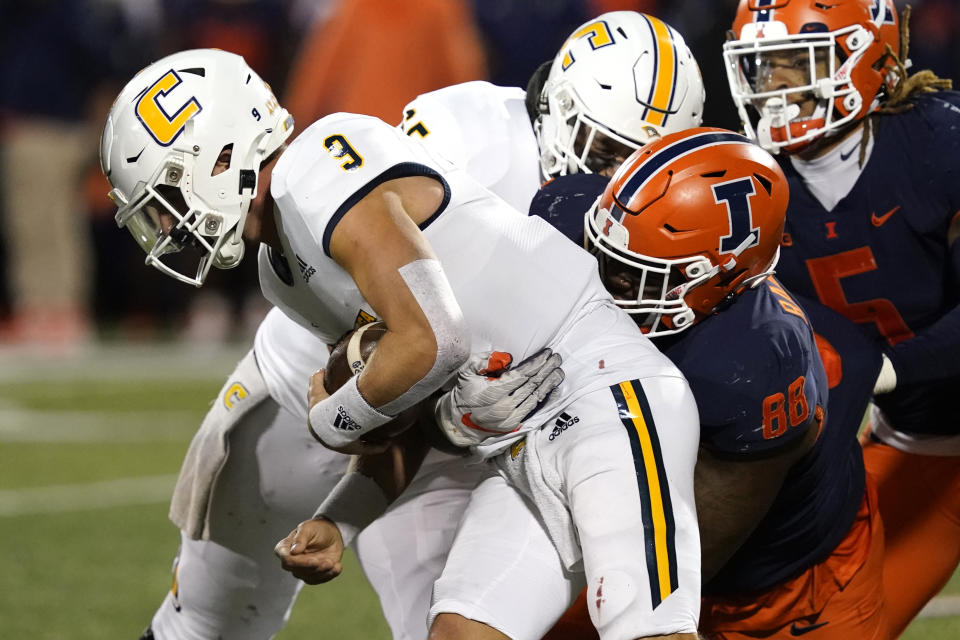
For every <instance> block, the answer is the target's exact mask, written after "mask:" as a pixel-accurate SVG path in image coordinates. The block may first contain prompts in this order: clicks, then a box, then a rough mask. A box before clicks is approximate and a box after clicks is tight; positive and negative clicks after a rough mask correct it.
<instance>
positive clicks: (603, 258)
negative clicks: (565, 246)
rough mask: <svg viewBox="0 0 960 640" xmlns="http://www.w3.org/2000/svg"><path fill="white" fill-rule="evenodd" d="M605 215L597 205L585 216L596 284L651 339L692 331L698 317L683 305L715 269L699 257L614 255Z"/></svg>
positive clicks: (708, 261)
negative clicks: (595, 262) (599, 283)
mask: <svg viewBox="0 0 960 640" xmlns="http://www.w3.org/2000/svg"><path fill="white" fill-rule="evenodd" d="M609 214H610V212H609V211H606V210H605V209H602V208H600V207H599V200H598V201H597V202H596V203H594V205H593V207H591V209H590V210H589V211H587V213H586V215H585V216H584V232H585V237H586V238H587V247H588V250H589V251H591V252H592V253H593V254H594V255H596V257H597V260H598V262H599V263H600V279H601V280H602V281H603V283H604V286H605V287H606V288H607V289H608V290H609V291H610V292H611V293H612V294H613V296H614V300H615V301H616V303H617V306H618V307H620V308H621V309H623V310H624V311H626V312H627V313H628V314H630V315H631V316H633V317H634V320H635V321H636V323H637V325H638V326H639V327H640V329H641V331H643V333H644V334H646V335H647V336H648V337H650V338H654V337H658V336H667V335H672V334H675V333H680V332H681V331H683V330H685V329H687V328H689V327H690V326H692V325H693V324H694V322H695V320H697V314H696V312H695V311H694V310H693V309H692V308H691V307H690V305H689V304H688V303H687V296H688V295H689V294H690V293H691V292H692V291H693V290H694V289H696V288H697V287H699V286H701V285H703V284H705V283H707V282H708V281H709V280H711V279H712V278H713V277H714V276H716V275H717V274H718V273H719V271H720V268H719V267H717V266H716V265H714V264H713V263H712V262H711V261H710V259H709V258H707V257H706V256H702V255H692V256H687V257H683V258H676V259H667V258H657V257H654V256H647V255H641V254H638V253H635V252H633V251H624V250H622V249H619V248H618V247H617V246H616V244H615V242H616V239H615V238H614V237H611V236H608V235H606V234H604V233H602V231H601V226H603V225H605V224H606V220H607V219H608V218H609ZM612 235H613V236H615V235H616V233H615V232H614V234H612Z"/></svg>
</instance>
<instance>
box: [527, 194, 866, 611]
mask: <svg viewBox="0 0 960 640" xmlns="http://www.w3.org/2000/svg"><path fill="white" fill-rule="evenodd" d="M603 182H604V181H603V180H602V179H601V180H599V181H598V180H597V176H592V177H590V176H567V177H563V178H557V179H556V180H554V181H552V182H550V183H548V184H547V185H545V186H544V187H543V188H542V189H541V190H540V192H539V193H538V194H537V196H535V197H534V199H533V202H532V204H531V210H530V213H531V215H540V216H541V217H543V218H545V219H546V220H548V221H549V222H551V224H554V226H556V227H557V228H558V229H560V230H561V231H564V233H566V234H567V236H568V237H570V238H571V239H572V240H574V241H575V242H578V243H582V232H583V223H582V220H583V215H584V212H585V211H586V210H587V209H588V208H589V207H590V206H591V205H592V204H593V202H594V200H595V199H596V197H597V195H599V193H600V191H602V189H603V186H604V184H603ZM813 306H814V307H816V309H815V311H816V312H817V313H816V317H817V321H818V322H820V323H822V324H825V325H826V324H828V323H827V322H826V321H824V320H822V318H821V316H822V315H823V314H827V316H828V317H829V319H830V320H831V321H832V324H830V326H829V329H830V331H829V332H828V339H827V340H824V341H823V342H824V344H827V343H829V344H830V345H832V347H833V349H832V355H831V356H828V358H827V359H828V361H829V363H830V365H831V371H832V377H833V383H834V387H835V390H836V391H837V392H838V393H837V394H836V398H834V394H833V390H831V392H830V394H829V395H828V378H827V373H826V371H825V370H824V366H823V363H822V361H821V358H820V355H819V352H818V348H817V341H816V340H815V337H814V334H813V331H812V329H811V327H810V322H809V320H808V318H807V314H806V310H805V309H803V307H802V306H801V305H800V304H798V302H797V301H796V300H795V299H794V298H793V297H792V295H791V294H790V293H788V292H787V291H786V290H785V289H784V288H783V287H782V286H781V285H780V284H779V282H778V281H777V280H775V279H773V278H769V279H767V280H765V281H764V282H762V283H761V284H760V285H759V286H757V287H755V288H753V289H749V290H747V291H746V292H744V293H743V294H741V295H740V296H738V297H737V298H735V299H734V301H733V302H732V303H731V304H729V305H728V306H726V307H725V308H723V309H722V310H721V311H719V312H717V313H715V314H714V315H713V316H711V317H709V318H706V319H704V320H701V321H700V322H699V323H698V324H696V325H695V326H693V327H692V328H690V329H688V330H686V331H684V332H682V333H679V334H676V335H673V336H666V337H664V338H658V339H656V340H655V342H656V343H657V346H658V347H660V349H661V350H662V351H663V352H664V353H665V354H666V355H667V356H668V357H669V358H670V359H671V360H672V361H673V362H674V363H675V364H676V365H677V366H678V367H679V368H680V370H681V371H682V372H683V374H684V376H686V378H687V380H688V381H689V383H690V387H691V389H692V390H693V394H694V397H695V398H696V401H697V407H698V410H699V412H700V423H701V425H700V429H701V444H702V445H703V446H704V447H706V448H708V449H710V450H711V451H712V452H713V453H715V454H718V455H725V456H729V457H731V458H732V459H739V460H747V459H749V458H750V457H752V456H756V457H759V456H768V455H773V454H775V453H776V452H778V451H779V450H781V449H783V448H786V447H789V446H790V445H791V444H792V443H794V442H796V441H797V440H799V439H801V438H802V437H803V435H804V434H805V433H806V432H807V430H809V429H822V430H821V435H820V437H819V438H818V440H817V443H816V444H815V446H814V447H813V449H812V450H811V451H810V452H808V453H807V454H806V455H805V456H803V457H802V458H801V459H800V460H799V461H797V462H796V463H795V464H794V465H793V467H791V469H790V471H789V473H788V476H787V478H786V480H785V482H784V485H783V488H782V489H781V491H780V493H779V494H778V496H777V498H776V500H775V502H774V504H773V505H772V507H771V509H770V511H769V512H768V513H767V514H766V515H765V516H764V518H763V519H762V520H761V522H760V523H759V524H758V526H757V528H756V529H755V530H754V531H753V533H752V534H751V535H750V537H749V539H748V540H747V542H746V543H745V544H744V545H743V546H742V547H741V548H740V549H739V550H738V551H737V553H736V555H735V556H734V557H733V558H732V559H731V560H730V561H729V562H727V564H726V565H724V567H723V568H722V569H721V570H720V572H719V573H718V574H717V575H716V576H715V577H714V578H713V579H712V580H711V581H710V582H709V583H707V584H706V585H704V592H705V593H707V594H716V595H720V594H726V593H738V592H739V593H742V592H744V590H747V591H755V590H758V589H764V588H767V587H769V586H772V585H774V584H776V583H778V582H781V581H783V580H785V579H787V578H789V577H790V576H792V575H794V574H795V572H796V571H797V570H799V569H802V568H805V567H808V566H810V564H812V563H814V562H817V561H819V560H821V559H823V558H824V557H826V556H827V555H828V554H829V553H830V551H831V550H832V549H833V548H834V547H835V546H836V545H837V543H838V542H839V541H840V540H841V539H843V537H844V536H845V535H846V533H847V531H848V530H849V528H850V525H851V523H852V522H853V520H854V518H855V516H856V513H857V510H858V508H859V506H860V502H861V501H862V499H863V490H864V471H863V459H862V456H861V453H860V446H859V444H858V443H857V440H856V432H857V429H858V427H859V425H860V419H861V417H862V416H863V414H864V411H865V410H866V406H867V403H868V402H869V398H870V392H871V391H872V386H873V380H875V379H876V376H877V372H878V371H879V362H880V355H879V352H878V351H877V350H876V348H874V347H873V346H872V345H871V344H870V342H869V340H867V339H866V338H865V337H864V336H862V335H861V334H860V332H859V331H858V330H857V329H856V328H855V327H854V326H853V325H852V324H851V323H850V322H848V321H847V320H845V319H843V318H842V317H840V316H838V315H837V314H835V313H833V312H831V311H830V310H829V309H825V308H823V307H821V306H820V305H813ZM847 354H850V358H851V361H850V362H849V363H848V362H847V361H846V359H845V358H846V356H847ZM841 371H842V373H841ZM858 380H860V383H859V384H858V382H857V381H858ZM864 380H866V381H867V382H866V383H864V382H863V381H864ZM824 409H825V410H826V411H825V414H826V415H825V417H824ZM834 413H836V414H837V420H836V421H834V419H833V414H834ZM821 420H822V421H823V422H822V425H821Z"/></svg>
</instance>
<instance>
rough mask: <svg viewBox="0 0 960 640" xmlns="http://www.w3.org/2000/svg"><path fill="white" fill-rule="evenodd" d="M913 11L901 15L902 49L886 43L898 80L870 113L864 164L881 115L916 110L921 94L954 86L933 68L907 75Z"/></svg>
mask: <svg viewBox="0 0 960 640" xmlns="http://www.w3.org/2000/svg"><path fill="white" fill-rule="evenodd" d="M910 11H911V6H910V5H907V6H906V7H904V8H903V12H902V13H901V14H900V51H898V52H896V53H894V51H893V49H892V48H891V47H890V45H889V44H888V45H886V47H887V56H886V59H885V60H884V63H886V60H890V61H892V62H893V65H894V67H895V68H896V71H895V72H894V73H893V74H892V75H893V76H894V78H895V80H894V82H893V83H892V84H889V85H887V87H886V94H887V95H886V99H885V100H883V101H882V102H881V103H880V107H879V108H878V109H877V110H876V111H874V112H873V113H871V114H870V115H868V116H867V121H866V126H865V127H864V131H863V137H862V138H861V139H860V166H861V167H862V166H863V163H864V162H865V161H866V157H867V143H868V142H869V140H870V137H871V136H873V135H876V130H877V120H878V119H879V116H882V115H893V114H896V113H903V112H904V111H909V110H910V109H913V106H914V105H913V102H912V101H911V100H910V99H911V98H912V97H914V96H916V95H919V94H921V93H934V92H936V91H944V90H947V89H951V88H953V81H952V80H950V79H948V78H941V77H939V76H938V75H937V74H935V73H934V72H933V71H930V70H929V69H922V70H921V71H918V72H916V73H914V74H912V75H907V68H906V66H904V64H903V61H904V60H906V59H907V51H909V49H910Z"/></svg>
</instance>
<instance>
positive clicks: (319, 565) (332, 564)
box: [273, 518, 343, 584]
mask: <svg viewBox="0 0 960 640" xmlns="http://www.w3.org/2000/svg"><path fill="white" fill-rule="evenodd" d="M273 552H274V553H275V554H276V555H277V557H278V558H280V566H282V567H283V568H284V569H285V570H287V571H289V572H290V573H292V574H293V575H294V576H295V577H297V578H299V579H300V580H303V581H304V582H306V583H307V584H322V583H324V582H329V581H330V580H333V579H334V578H336V577H337V576H338V575H340V572H341V571H343V565H342V564H341V559H342V558H343V538H342V537H341V536H340V529H338V528H337V525H335V524H333V523H332V522H330V521H329V520H327V519H326V518H313V519H310V520H307V521H305V522H301V523H300V526H298V527H297V528H296V529H294V530H293V531H291V532H290V535H288V536H287V537H286V538H284V539H283V540H281V541H280V542H278V543H277V545H276V546H275V547H274V548H273Z"/></svg>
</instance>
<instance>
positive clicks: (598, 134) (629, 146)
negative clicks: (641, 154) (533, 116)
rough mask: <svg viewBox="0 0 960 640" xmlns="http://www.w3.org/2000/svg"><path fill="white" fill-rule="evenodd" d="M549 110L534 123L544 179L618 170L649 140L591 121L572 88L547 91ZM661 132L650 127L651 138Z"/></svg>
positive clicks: (548, 86) (556, 88)
mask: <svg viewBox="0 0 960 640" xmlns="http://www.w3.org/2000/svg"><path fill="white" fill-rule="evenodd" d="M544 91H545V93H546V99H547V107H546V110H545V112H544V113H543V114H542V115H541V116H540V118H539V119H538V120H537V121H535V122H534V133H535V135H536V136H537V140H538V142H539V145H540V167H541V171H542V172H543V175H544V176H548V177H551V178H555V177H557V176H565V175H568V174H573V173H604V172H605V171H609V170H611V169H616V167H617V166H619V164H620V163H622V162H623V161H624V160H625V159H626V158H627V156H629V155H630V154H631V153H632V152H633V151H635V150H637V149H639V148H640V147H641V146H642V145H643V144H645V143H646V142H648V141H647V140H643V141H638V140H633V139H631V138H629V137H627V136H625V135H622V134H620V133H617V132H616V131H614V130H613V129H611V128H610V127H607V126H605V125H603V124H602V123H600V122H597V121H595V120H593V119H591V118H590V117H589V116H588V115H587V114H586V113H585V111H586V110H585V109H584V107H583V105H582V104H581V103H580V100H579V99H578V98H577V96H576V93H575V92H574V91H573V89H572V87H567V86H559V87H554V86H551V85H550V84H549V83H548V84H547V86H546V87H545V88H544ZM658 137H659V133H658V132H656V131H655V130H653V129H652V128H651V138H652V139H655V138H658Z"/></svg>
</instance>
